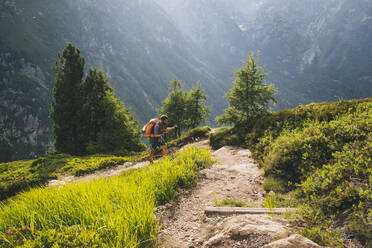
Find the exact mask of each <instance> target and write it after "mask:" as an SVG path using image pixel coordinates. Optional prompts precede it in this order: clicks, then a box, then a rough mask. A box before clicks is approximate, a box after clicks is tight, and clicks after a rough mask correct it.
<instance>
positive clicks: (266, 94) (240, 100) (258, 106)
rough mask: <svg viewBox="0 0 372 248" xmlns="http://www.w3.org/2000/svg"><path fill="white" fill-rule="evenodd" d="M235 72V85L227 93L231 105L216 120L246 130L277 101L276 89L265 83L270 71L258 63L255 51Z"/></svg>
mask: <svg viewBox="0 0 372 248" xmlns="http://www.w3.org/2000/svg"><path fill="white" fill-rule="evenodd" d="M235 74H236V76H237V77H236V79H235V81H233V86H232V88H231V89H230V90H229V91H228V92H227V93H226V94H225V97H226V98H228V100H229V105H230V106H229V107H228V108H227V109H225V111H224V115H222V116H217V117H216V120H217V121H218V122H219V123H221V124H233V125H234V126H235V127H237V128H238V129H239V130H242V132H245V131H247V130H249V129H250V128H251V127H252V125H253V123H254V121H255V119H257V118H258V117H259V116H261V115H263V114H265V113H266V112H267V111H268V110H269V104H270V103H276V101H275V99H274V97H273V94H274V93H275V92H276V89H275V88H274V87H273V86H272V85H271V84H264V78H265V77H266V76H267V75H268V74H269V73H267V72H264V68H263V67H262V66H259V65H258V55H256V57H253V53H250V54H249V56H248V58H247V59H246V61H245V62H244V66H243V67H242V68H240V69H239V70H237V71H235Z"/></svg>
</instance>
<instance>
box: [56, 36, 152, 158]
mask: <svg viewBox="0 0 372 248" xmlns="http://www.w3.org/2000/svg"><path fill="white" fill-rule="evenodd" d="M59 59H60V63H61V65H58V64H56V66H55V68H54V69H55V72H56V74H57V80H56V84H55V87H54V100H53V102H52V108H51V117H52V118H53V120H54V134H55V148H56V149H57V151H58V152H65V153H69V154H72V155H84V154H94V153H110V152H119V151H120V152H125V151H140V150H143V149H144V147H145V146H144V145H143V144H142V143H141V141H140V131H139V130H138V123H137V122H136V121H135V120H134V119H133V116H131V114H130V113H129V110H128V108H126V107H125V106H124V104H123V103H122V102H120V101H119V99H117V98H116V97H115V96H114V90H113V89H112V87H111V86H110V85H109V82H108V79H107V78H106V77H105V76H104V74H103V71H97V70H95V69H90V70H89V72H88V75H87V76H86V78H85V79H83V75H84V58H83V57H82V56H81V55H80V51H79V49H77V48H75V47H74V46H73V45H72V44H71V43H69V44H68V45H67V47H66V48H65V49H64V51H63V56H59Z"/></svg>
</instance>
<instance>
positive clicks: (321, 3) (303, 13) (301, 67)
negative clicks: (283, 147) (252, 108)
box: [0, 0, 372, 161]
mask: <svg viewBox="0 0 372 248" xmlns="http://www.w3.org/2000/svg"><path fill="white" fill-rule="evenodd" d="M0 30H1V33H2V35H1V36H0V99H1V107H0V108H1V114H0V128H1V136H0V150H1V153H0V161H8V160H14V159H23V158H31V157H34V156H38V155H42V154H44V153H45V151H46V150H47V149H48V148H51V147H52V143H51V140H52V132H51V127H52V123H51V121H50V119H49V117H48V116H49V108H50V102H51V98H52V89H53V84H54V80H55V78H54V77H55V75H54V73H53V71H52V69H51V68H52V66H53V64H54V63H55V61H56V60H57V53H58V52H61V51H62V50H63V48H64V47H65V46H66V44H67V42H72V43H73V44H74V45H76V46H77V47H79V48H80V50H81V51H82V54H83V56H84V57H85V58H86V63H87V67H86V69H88V68H90V67H95V68H102V69H103V70H104V71H105V73H106V75H107V76H108V77H109V81H110V83H111V84H112V86H113V87H114V89H115V92H116V94H117V96H118V97H120V98H121V100H123V101H124V102H125V104H126V105H127V106H129V107H130V108H131V109H132V112H134V113H135V116H136V118H137V119H138V120H140V122H144V121H146V120H147V119H148V118H151V117H153V116H154V115H155V109H156V108H157V107H159V106H160V105H161V101H162V100H163V99H164V98H165V97H166V95H167V94H168V91H167V89H168V84H169V81H170V80H171V79H172V78H173V77H177V78H178V79H180V80H182V81H184V82H185V89H186V90H188V89H189V88H190V87H191V86H192V85H195V83H196V82H197V81H198V80H200V81H201V86H202V88H205V89H206V93H207V94H208V96H209V103H211V104H213V108H212V114H213V116H215V115H217V114H220V113H221V112H222V111H223V109H224V107H225V106H226V101H225V100H224V98H223V95H224V93H225V92H226V91H227V90H228V89H229V88H230V87H231V82H232V80H233V78H234V73H233V71H234V70H235V69H238V68H239V67H240V66H241V65H242V61H243V60H245V58H246V57H247V55H248V54H249V52H251V51H253V52H256V51H260V64H266V65H267V67H266V68H267V70H269V71H272V73H271V74H270V76H269V77H268V82H272V83H274V85H275V86H276V87H277V88H278V94H277V96H276V98H277V100H278V105H277V106H276V108H277V109H280V108H290V107H294V106H296V105H298V104H306V103H309V102H312V101H330V100H335V99H339V98H362V97H370V96H372V70H371V65H372V49H370V47H371V46H370V44H371V41H372V2H371V1H369V0H355V1H347V0H304V1H295V0H252V1H246V0H223V1H221V0H187V1H181V0H172V1H168V0H100V1H99V0H79V1H73V0H49V1H42V0H33V1H25V0H4V1H1V3H0Z"/></svg>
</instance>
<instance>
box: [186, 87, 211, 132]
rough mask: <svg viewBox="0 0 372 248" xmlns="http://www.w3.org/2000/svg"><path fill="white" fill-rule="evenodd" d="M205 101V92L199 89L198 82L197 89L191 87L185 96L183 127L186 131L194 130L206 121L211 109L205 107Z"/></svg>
mask: <svg viewBox="0 0 372 248" xmlns="http://www.w3.org/2000/svg"><path fill="white" fill-rule="evenodd" d="M206 100H207V95H206V94H205V90H204V89H200V82H197V87H192V88H191V90H190V91H189V92H188V93H187V95H186V120H185V124H186V125H185V126H186V128H187V129H190V128H196V127H197V126H198V125H199V124H200V123H204V122H205V121H206V120H207V119H208V116H209V113H210V108H211V107H210V106H206V105H205V101H206Z"/></svg>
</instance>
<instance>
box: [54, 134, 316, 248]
mask: <svg viewBox="0 0 372 248" xmlns="http://www.w3.org/2000/svg"><path fill="white" fill-rule="evenodd" d="M190 145H191V146H197V147H200V148H205V149H210V147H209V145H208V140H203V141H200V142H197V143H193V144H190ZM181 149H182V148H181ZM211 153H212V155H213V157H214V158H215V160H216V163H215V164H214V165H212V166H211V167H210V168H207V169H204V170H202V171H201V172H200V174H199V177H198V182H197V185H196V187H194V188H192V189H189V190H184V191H183V192H182V193H181V194H180V195H179V197H178V200H177V202H173V203H168V204H166V205H165V206H160V207H158V208H157V209H156V211H155V215H156V216H157V218H158V220H159V221H160V223H161V225H162V227H161V230H160V233H159V237H158V240H159V242H158V246H159V247H165V248H192V247H195V248H196V247H217V248H225V247H226V248H230V247H232V248H234V247H245V248H250V247H266V248H267V247H289V248H291V247H293V248H299V247H320V246H318V245H317V244H315V243H313V242H311V241H310V240H307V239H306V238H304V237H302V236H300V235H293V233H294V232H295V230H294V228H291V227H290V226H289V224H288V223H287V222H286V221H285V220H284V219H282V218H280V217H272V216H267V215H249V214H245V215H236V216H221V215H215V216H207V215H205V213H204V210H205V209H206V207H208V206H215V204H216V201H222V200H225V199H234V200H239V201H244V202H245V203H247V204H248V205H249V206H251V207H261V206H262V202H263V201H264V190H263V189H262V182H263V179H264V178H263V172H262V171H261V170H260V169H259V168H258V166H257V164H256V163H255V161H254V160H253V159H252V157H251V154H250V151H249V150H247V149H242V148H238V147H222V148H221V149H219V150H217V151H211ZM146 165H148V162H140V163H125V164H123V165H122V166H118V167H115V168H110V169H105V170H101V171H98V172H95V173H93V174H90V175H85V176H82V177H73V176H69V177H65V178H62V179H61V180H52V181H50V183H49V186H56V185H61V184H65V183H66V182H69V183H70V182H79V181H86V180H91V179H95V178H99V177H102V176H104V177H110V176H114V175H117V174H119V173H120V172H122V171H123V170H127V169H129V168H131V169H132V168H139V167H142V166H146ZM276 240H277V241H276Z"/></svg>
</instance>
